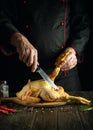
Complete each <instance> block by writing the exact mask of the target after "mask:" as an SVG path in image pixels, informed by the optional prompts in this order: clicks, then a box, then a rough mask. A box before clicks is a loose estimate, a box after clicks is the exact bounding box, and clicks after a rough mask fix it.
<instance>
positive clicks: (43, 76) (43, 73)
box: [36, 66, 58, 89]
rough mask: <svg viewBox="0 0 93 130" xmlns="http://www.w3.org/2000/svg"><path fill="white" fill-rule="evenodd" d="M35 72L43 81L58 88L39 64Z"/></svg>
mask: <svg viewBox="0 0 93 130" xmlns="http://www.w3.org/2000/svg"><path fill="white" fill-rule="evenodd" d="M36 72H38V73H39V74H40V75H41V77H42V78H43V79H44V80H45V81H47V83H48V84H50V85H51V87H53V88H55V89H58V87H57V86H56V85H55V84H54V82H53V81H52V80H51V79H50V78H49V76H48V75H47V74H46V73H45V72H44V70H43V69H42V68H41V67H40V66H38V68H37V70H36Z"/></svg>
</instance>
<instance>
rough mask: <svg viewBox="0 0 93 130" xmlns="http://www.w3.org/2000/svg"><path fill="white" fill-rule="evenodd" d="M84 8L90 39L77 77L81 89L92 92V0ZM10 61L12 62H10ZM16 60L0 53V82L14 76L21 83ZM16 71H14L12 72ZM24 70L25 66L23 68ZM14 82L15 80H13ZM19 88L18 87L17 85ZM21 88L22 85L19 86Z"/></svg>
mask: <svg viewBox="0 0 93 130" xmlns="http://www.w3.org/2000/svg"><path fill="white" fill-rule="evenodd" d="M85 3H86V6H87V12H88V16H89V22H90V38H89V42H88V44H87V47H86V49H85V56H84V62H83V63H82V64H79V76H80V80H81V83H82V89H83V90H86V91H87V90H93V85H92V80H93V78H92V77H93V76H92V74H93V51H92V50H93V36H92V34H93V19H92V18H93V14H92V12H93V7H92V0H88V1H87V0H85ZM11 59H12V62H10V61H11ZM17 60H18V59H17V58H16V56H15V58H13V56H11V57H6V56H4V55H2V53H0V80H7V79H8V78H9V79H11V80H12V78H13V77H14V79H15V77H16V76H15V75H18V76H19V79H20V83H21V79H22V77H24V76H25V75H24V74H23V72H22V71H21V70H20V72H21V73H22V77H20V75H19V70H18V68H17V65H18V64H19V65H20V66H21V64H23V63H20V62H19V63H18V64H17ZM13 69H14V70H16V71H13ZM24 69H26V68H25V66H24ZM15 80H16V79H15ZM19 86H20V85H19ZM21 86H22V84H21Z"/></svg>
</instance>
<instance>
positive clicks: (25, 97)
mask: <svg viewBox="0 0 93 130" xmlns="http://www.w3.org/2000/svg"><path fill="white" fill-rule="evenodd" d="M59 71H60V68H59V67H56V68H55V69H54V71H53V73H52V74H51V75H49V77H50V78H51V80H52V81H53V82H54V80H55V78H56V77H57V75H58V74H59ZM16 96H17V97H18V99H20V100H22V101H30V102H34V103H37V102H40V101H41V100H42V101H44V102H57V101H60V102H68V101H72V100H74V101H78V102H80V103H83V104H89V103H90V102H91V101H90V100H87V99H85V98H83V97H77V96H72V95H69V94H68V93H66V92H65V91H64V89H63V87H62V86H58V89H54V88H52V87H51V86H50V85H49V84H48V83H47V82H46V81H45V80H43V79H40V80H35V81H30V80H28V82H27V84H26V85H25V86H24V87H23V88H22V90H21V91H19V92H17V93H16Z"/></svg>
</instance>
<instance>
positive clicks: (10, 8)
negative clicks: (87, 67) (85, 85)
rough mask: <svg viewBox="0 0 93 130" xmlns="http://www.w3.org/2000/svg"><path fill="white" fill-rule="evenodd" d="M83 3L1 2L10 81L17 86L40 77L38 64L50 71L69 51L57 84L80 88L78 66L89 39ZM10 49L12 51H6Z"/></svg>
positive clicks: (0, 32) (0, 31) (1, 38)
mask: <svg viewBox="0 0 93 130" xmlns="http://www.w3.org/2000/svg"><path fill="white" fill-rule="evenodd" d="M83 2H84V1H83V0H82V1H81V0H40V1H38V0H9V1H8V0H4V1H3V2H1V7H0V8H1V9H0V46H1V49H0V50H1V52H3V53H4V54H6V55H8V56H9V54H10V55H11V54H13V55H12V58H10V59H9V68H8V71H9V75H8V80H12V81H11V82H13V83H14V84H16V83H17V84H16V89H17V86H18V85H19V83H20V82H21V84H22V83H23V84H24V82H26V81H27V80H28V79H31V80H36V79H39V78H41V77H40V75H39V74H38V73H36V69H37V66H38V65H40V66H41V67H42V68H43V69H44V70H45V72H46V73H47V74H50V73H51V72H52V71H53V69H54V68H55V62H56V60H57V58H58V57H59V56H60V54H62V53H63V54H65V52H66V51H69V54H68V55H67V56H66V58H65V60H64V61H63V62H60V63H59V65H58V66H59V67H60V69H61V71H60V74H59V75H58V77H57V78H56V80H55V83H56V84H57V85H61V86H63V88H64V89H65V90H66V91H75V90H80V89H81V85H80V79H79V76H78V71H77V65H78V63H80V62H81V61H82V59H83V52H84V49H85V45H86V44H87V43H88V39H89V25H88V18H87V14H86V8H85V6H84V3H83ZM7 50H8V52H10V53H7ZM10 57H11V56H10ZM9 77H10V78H9ZM14 84H13V85H14ZM19 86H20V85H19ZM19 86H18V87H19ZM21 86H22V85H21Z"/></svg>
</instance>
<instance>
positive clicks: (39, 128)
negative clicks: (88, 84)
mask: <svg viewBox="0 0 93 130" xmlns="http://www.w3.org/2000/svg"><path fill="white" fill-rule="evenodd" d="M70 94H72V95H79V96H83V97H85V98H87V99H89V100H91V101H92V102H93V92H91V91H89V92H84V91H81V92H70ZM4 105H7V106H8V107H13V108H16V109H18V110H19V111H18V112H16V113H10V114H8V115H6V114H1V113H0V130H93V110H90V111H82V109H83V108H87V107H90V106H87V105H81V104H76V103H67V104H65V105H61V106H54V107H38V108H33V107H30V108H28V107H27V106H21V105H18V104H15V103H6V104H5V103H4ZM92 105H93V103H92V104H91V106H92Z"/></svg>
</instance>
